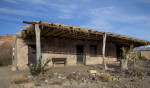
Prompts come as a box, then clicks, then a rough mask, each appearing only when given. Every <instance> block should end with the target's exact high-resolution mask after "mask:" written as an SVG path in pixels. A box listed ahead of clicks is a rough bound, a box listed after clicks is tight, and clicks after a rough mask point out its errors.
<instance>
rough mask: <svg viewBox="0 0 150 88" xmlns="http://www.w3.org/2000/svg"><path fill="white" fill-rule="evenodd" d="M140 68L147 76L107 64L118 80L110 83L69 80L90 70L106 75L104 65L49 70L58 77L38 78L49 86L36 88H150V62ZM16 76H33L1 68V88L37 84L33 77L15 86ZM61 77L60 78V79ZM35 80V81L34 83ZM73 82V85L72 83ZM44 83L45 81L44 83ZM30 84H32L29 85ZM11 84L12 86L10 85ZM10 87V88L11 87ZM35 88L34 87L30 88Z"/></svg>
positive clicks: (43, 85)
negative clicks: (13, 79)
mask: <svg viewBox="0 0 150 88" xmlns="http://www.w3.org/2000/svg"><path fill="white" fill-rule="evenodd" d="M137 64H138V65H139V66H142V67H144V68H145V71H144V73H146V75H144V76H138V77H137V76H128V74H125V72H118V70H119V63H115V64H107V66H108V68H109V69H110V70H108V71H107V73H108V74H110V75H111V76H113V77H115V79H116V78H117V80H114V79H113V80H112V81H109V82H101V81H95V80H93V79H92V80H89V78H88V77H87V78H88V80H89V81H88V82H83V81H84V80H85V79H84V80H82V79H80V80H76V81H75V80H72V79H71V80H70V79H69V80H68V77H71V76H70V74H74V73H76V72H79V73H80V74H81V76H80V78H86V76H85V75H86V74H89V73H88V71H89V70H90V69H96V70H97V74H98V73H105V71H104V70H103V68H102V65H92V66H85V65H80V66H72V67H59V66H57V67H54V68H49V70H48V71H47V73H46V74H47V75H50V76H51V75H52V74H56V73H57V74H58V75H57V76H54V77H53V78H52V77H50V76H46V77H45V78H40V77H39V78H38V79H42V80H48V81H49V83H48V84H43V83H41V84H40V86H39V85H37V84H35V85H37V86H36V87H35V86H34V88H149V86H150V61H148V60H147V61H139V62H138V63H137ZM15 74H24V75H26V76H28V77H31V78H32V76H31V75H30V72H29V70H23V71H13V72H12V71H11V69H10V68H8V67H1V68H0V88H26V87H25V86H24V85H27V86H29V85H32V84H31V83H30V82H35V80H36V78H35V77H33V78H32V81H31V79H29V80H28V82H24V83H20V84H14V83H12V81H11V76H12V75H15ZM59 74H63V76H62V75H61V76H59ZM59 77H60V78H59ZM33 80H34V81H33ZM70 81H71V83H70ZM42 82H44V81H42ZM29 83H30V84H29ZM10 84H11V85H10ZM9 86H10V87H9ZM29 88H33V87H29Z"/></svg>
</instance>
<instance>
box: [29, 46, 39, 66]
mask: <svg viewBox="0 0 150 88" xmlns="http://www.w3.org/2000/svg"><path fill="white" fill-rule="evenodd" d="M36 62H37V61H36V46H35V45H28V64H36Z"/></svg>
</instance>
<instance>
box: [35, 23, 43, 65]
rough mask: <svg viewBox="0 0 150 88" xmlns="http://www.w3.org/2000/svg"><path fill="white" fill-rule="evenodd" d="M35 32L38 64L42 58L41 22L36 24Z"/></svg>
mask: <svg viewBox="0 0 150 88" xmlns="http://www.w3.org/2000/svg"><path fill="white" fill-rule="evenodd" d="M35 34H36V59H37V64H39V59H41V41H40V28H39V24H35ZM41 62H42V60H41Z"/></svg>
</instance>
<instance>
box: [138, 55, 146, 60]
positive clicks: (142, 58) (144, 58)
mask: <svg viewBox="0 0 150 88" xmlns="http://www.w3.org/2000/svg"><path fill="white" fill-rule="evenodd" d="M138 58H139V59H140V60H147V58H146V57H145V56H139V57H138Z"/></svg>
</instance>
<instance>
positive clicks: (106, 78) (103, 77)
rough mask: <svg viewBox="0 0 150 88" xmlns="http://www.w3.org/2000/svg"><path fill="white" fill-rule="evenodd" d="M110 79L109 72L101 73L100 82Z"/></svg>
mask: <svg viewBox="0 0 150 88" xmlns="http://www.w3.org/2000/svg"><path fill="white" fill-rule="evenodd" d="M111 80H112V77H111V76H110V75H109V74H106V73H104V74H102V75H101V81H102V82H109V81H111Z"/></svg>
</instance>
